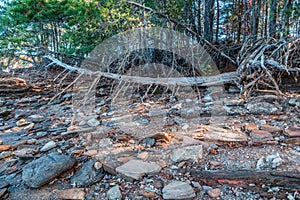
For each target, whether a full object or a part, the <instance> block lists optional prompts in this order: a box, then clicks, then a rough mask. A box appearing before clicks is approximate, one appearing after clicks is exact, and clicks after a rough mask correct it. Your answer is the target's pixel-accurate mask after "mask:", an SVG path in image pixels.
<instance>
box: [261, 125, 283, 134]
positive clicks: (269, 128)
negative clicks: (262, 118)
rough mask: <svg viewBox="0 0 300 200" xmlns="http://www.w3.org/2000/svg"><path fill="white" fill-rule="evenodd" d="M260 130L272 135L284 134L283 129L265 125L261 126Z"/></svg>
mask: <svg viewBox="0 0 300 200" xmlns="http://www.w3.org/2000/svg"><path fill="white" fill-rule="evenodd" d="M260 130H263V131H268V132H270V133H282V129H281V128H279V127H276V126H271V125H268V124H264V125H262V126H260Z"/></svg>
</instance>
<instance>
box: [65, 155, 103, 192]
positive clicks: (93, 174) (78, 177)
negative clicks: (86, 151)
mask: <svg viewBox="0 0 300 200" xmlns="http://www.w3.org/2000/svg"><path fill="white" fill-rule="evenodd" d="M96 162H97V161H96V160H93V159H92V160H89V161H88V162H86V163H84V164H83V165H82V167H81V169H80V170H79V171H78V172H76V173H75V174H74V176H73V177H72V178H71V182H72V183H75V184H76V186H78V187H86V186H90V185H92V184H94V183H96V182H97V181H99V180H100V179H101V178H102V177H103V176H104V173H103V169H102V168H100V169H98V170H97V169H96V168H95V167H94V165H95V163H96Z"/></svg>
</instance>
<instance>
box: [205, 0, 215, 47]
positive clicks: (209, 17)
mask: <svg viewBox="0 0 300 200" xmlns="http://www.w3.org/2000/svg"><path fill="white" fill-rule="evenodd" d="M213 6H214V1H213V0H205V14H204V15H205V16H204V38H205V39H206V40H208V41H210V42H211V41H212V40H213V21H214V9H213Z"/></svg>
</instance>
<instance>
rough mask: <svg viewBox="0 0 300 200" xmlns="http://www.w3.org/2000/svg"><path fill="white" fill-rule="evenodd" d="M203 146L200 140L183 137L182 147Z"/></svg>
mask: <svg viewBox="0 0 300 200" xmlns="http://www.w3.org/2000/svg"><path fill="white" fill-rule="evenodd" d="M198 144H201V141H200V140H195V139H194V138H191V137H188V136H183V138H182V146H190V145H198Z"/></svg>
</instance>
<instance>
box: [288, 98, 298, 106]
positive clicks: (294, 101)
mask: <svg viewBox="0 0 300 200" xmlns="http://www.w3.org/2000/svg"><path fill="white" fill-rule="evenodd" d="M296 103H297V99H290V100H289V105H290V106H296Z"/></svg>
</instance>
